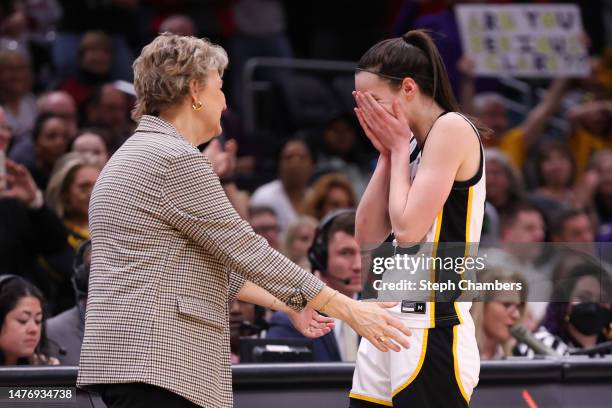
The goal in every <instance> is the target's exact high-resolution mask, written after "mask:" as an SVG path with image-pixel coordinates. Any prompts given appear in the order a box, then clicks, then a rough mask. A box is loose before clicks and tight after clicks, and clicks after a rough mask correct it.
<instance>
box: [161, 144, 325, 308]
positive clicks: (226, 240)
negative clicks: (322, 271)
mask: <svg viewBox="0 0 612 408" xmlns="http://www.w3.org/2000/svg"><path fill="white" fill-rule="evenodd" d="M163 184H164V185H163V188H162V202H163V205H162V213H163V216H164V217H165V219H166V221H167V222H168V223H169V224H170V225H172V226H173V227H175V228H176V229H178V230H179V231H181V232H183V233H184V234H186V235H187V236H188V237H189V238H191V239H193V240H194V241H195V242H197V243H198V244H200V245H202V246H203V247H205V248H206V249H207V250H208V252H209V253H210V254H211V255H212V256H214V257H215V258H217V259H218V260H219V261H220V262H222V263H223V264H224V265H226V266H227V267H229V268H230V270H232V271H235V272H236V273H237V274H238V275H240V277H241V278H242V279H246V280H249V281H251V282H253V283H255V284H257V285H259V286H261V287H262V288H264V289H266V290H267V291H268V292H270V293H271V294H273V295H274V296H276V297H277V298H278V299H280V300H281V301H283V302H284V303H285V304H287V306H289V307H291V308H292V309H294V310H298V311H299V310H301V309H302V308H304V307H305V306H306V303H308V302H309V301H310V300H312V298H314V297H315V296H316V295H317V294H318V293H319V292H320V291H321V290H322V289H323V287H324V284H323V282H321V281H320V280H319V279H317V278H316V277H315V276H313V275H312V274H310V273H308V272H306V271H305V270H303V269H302V268H300V267H299V266H297V265H296V264H294V263H293V262H291V261H290V260H289V259H287V258H286V257H284V256H283V255H281V254H280V253H279V252H277V251H276V250H274V249H273V248H271V247H270V246H269V245H268V243H267V241H266V240H265V239H264V238H262V237H261V236H259V235H257V234H255V232H254V231H253V229H252V228H251V226H250V225H249V224H248V223H247V222H246V221H245V220H243V219H242V218H241V217H240V216H239V215H238V213H237V212H236V211H235V210H234V207H233V206H232V205H231V203H230V202H229V200H228V198H227V196H226V195H225V192H224V191H223V188H222V187H221V184H220V182H219V178H218V177H217V175H216V174H215V172H214V171H213V169H212V165H211V163H210V161H209V160H208V158H206V157H205V156H204V155H202V154H200V153H199V152H198V151H197V150H196V149H193V151H185V152H183V153H181V154H178V155H176V156H175V157H174V158H173V159H171V160H170V164H169V166H168V168H167V170H166V173H165V177H164V182H163ZM230 275H231V273H230ZM242 283H244V281H243V282H242ZM241 286H242V284H241V283H240V280H239V279H237V280H234V278H232V277H231V276H230V287H231V288H233V289H231V291H235V292H234V293H237V290H236V288H237V289H238V290H239V289H240V287H241Z"/></svg>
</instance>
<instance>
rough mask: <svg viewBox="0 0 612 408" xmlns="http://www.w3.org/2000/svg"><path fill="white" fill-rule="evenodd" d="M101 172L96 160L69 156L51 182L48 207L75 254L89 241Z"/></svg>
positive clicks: (91, 157) (59, 162)
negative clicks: (91, 208) (91, 212)
mask: <svg viewBox="0 0 612 408" xmlns="http://www.w3.org/2000/svg"><path fill="white" fill-rule="evenodd" d="M101 170H102V162H100V161H99V160H97V159H96V158H95V157H93V156H90V155H84V154H80V153H69V154H67V155H65V156H64V157H62V158H61V160H60V161H58V163H57V165H56V166H55V168H54V169H53V174H52V175H51V179H50V180H49V185H48V187H47V191H46V199H47V204H48V205H49V207H50V208H51V209H52V210H53V211H55V213H56V214H57V216H58V217H60V218H61V219H62V220H63V221H64V225H65V226H66V228H67V229H68V231H69V237H68V243H70V246H71V247H72V248H73V249H74V250H76V249H77V248H78V247H79V246H80V245H81V244H82V243H83V241H85V240H88V239H89V199H90V198H91V192H92V190H93V187H94V185H95V184H96V180H97V179H98V176H99V175H100V171H101ZM70 269H71V268H70Z"/></svg>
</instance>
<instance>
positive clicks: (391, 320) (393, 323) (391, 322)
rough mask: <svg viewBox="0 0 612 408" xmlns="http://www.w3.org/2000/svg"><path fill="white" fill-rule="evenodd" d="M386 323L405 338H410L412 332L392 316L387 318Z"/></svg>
mask: <svg viewBox="0 0 612 408" xmlns="http://www.w3.org/2000/svg"><path fill="white" fill-rule="evenodd" d="M387 323H388V324H389V326H391V327H395V328H396V329H397V330H399V331H400V332H402V333H403V334H405V335H406V336H412V331H411V330H410V329H409V328H408V327H406V325H405V324H404V323H402V321H401V320H399V319H396V318H395V317H393V316H389V317H388V318H387Z"/></svg>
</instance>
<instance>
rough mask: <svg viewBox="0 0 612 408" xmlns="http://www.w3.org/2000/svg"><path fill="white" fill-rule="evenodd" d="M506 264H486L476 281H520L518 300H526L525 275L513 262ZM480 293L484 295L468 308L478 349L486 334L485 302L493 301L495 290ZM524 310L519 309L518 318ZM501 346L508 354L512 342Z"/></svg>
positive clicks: (522, 315) (522, 301)
mask: <svg viewBox="0 0 612 408" xmlns="http://www.w3.org/2000/svg"><path fill="white" fill-rule="evenodd" d="M506 265H507V266H501V265H489V266H487V269H485V270H483V271H479V272H478V277H477V278H478V282H482V283H492V282H495V281H499V282H501V283H521V285H522V288H523V289H522V290H521V291H520V292H519V293H520V301H521V303H524V302H526V301H527V293H528V292H527V291H528V287H527V281H526V280H525V277H524V276H523V274H522V273H521V272H519V271H518V270H517V269H515V268H514V266H513V263H510V264H506ZM481 295H484V296H482V298H481V299H479V300H478V301H475V302H474V303H473V304H472V308H471V309H470V313H471V315H472V319H473V320H474V327H475V329H476V343H478V346H479V347H478V348H479V349H480V348H481V345H482V344H483V341H484V338H485V336H486V333H485V329H484V320H485V319H484V314H485V307H486V305H487V303H489V302H491V301H495V297H494V295H495V291H491V292H488V291H483V293H481ZM524 312H525V310H524V309H522V310H520V313H521V317H520V320H522V319H523V318H524V317H525V314H524ZM501 346H502V349H503V350H504V354H505V355H506V356H509V355H510V354H511V353H510V352H511V350H510V349H511V346H512V343H511V342H508V344H502V345H501Z"/></svg>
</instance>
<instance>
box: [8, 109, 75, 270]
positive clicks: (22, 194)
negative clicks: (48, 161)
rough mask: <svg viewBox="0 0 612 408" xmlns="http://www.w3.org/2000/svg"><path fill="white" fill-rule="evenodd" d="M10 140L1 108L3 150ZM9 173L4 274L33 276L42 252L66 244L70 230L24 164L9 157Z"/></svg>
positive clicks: (56, 248) (52, 250)
mask: <svg viewBox="0 0 612 408" xmlns="http://www.w3.org/2000/svg"><path fill="white" fill-rule="evenodd" d="M10 140H11V132H10V130H9V129H8V127H7V125H6V121H5V118H4V110H3V109H2V108H0V151H2V152H6V148H7V146H8V144H9V143H10ZM6 173H7V177H6V180H4V183H3V182H0V274H5V273H13V274H18V275H21V276H29V277H31V276H33V274H34V263H35V261H36V258H37V256H38V255H50V254H53V253H56V252H59V251H61V250H62V249H63V248H64V246H65V245H66V244H65V242H66V231H65V230H64V228H63V226H62V223H61V221H60V220H59V219H58V218H57V217H56V216H55V214H53V212H52V211H51V210H49V209H48V208H47V207H46V206H45V205H44V200H43V195H42V192H41V191H40V190H39V189H38V188H37V187H36V183H35V182H34V179H33V178H32V176H31V175H30V173H29V172H28V170H27V169H26V168H25V167H24V166H21V165H18V164H16V163H14V162H13V161H11V160H7V163H6ZM3 184H6V186H5V187H4V186H3Z"/></svg>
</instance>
